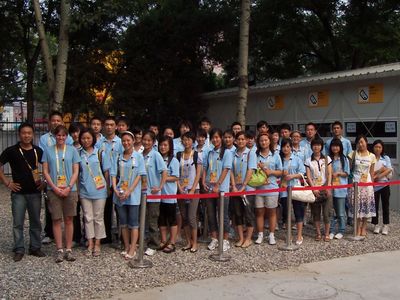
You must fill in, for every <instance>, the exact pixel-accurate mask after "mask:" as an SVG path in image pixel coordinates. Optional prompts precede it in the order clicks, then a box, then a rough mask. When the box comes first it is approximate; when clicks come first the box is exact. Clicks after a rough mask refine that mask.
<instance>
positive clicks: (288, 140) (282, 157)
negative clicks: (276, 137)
mask: <svg viewBox="0 0 400 300" xmlns="http://www.w3.org/2000/svg"><path fill="white" fill-rule="evenodd" d="M288 144H289V146H290V149H292V146H293V144H292V140H291V139H287V138H283V139H282V141H281V150H280V151H279V155H280V157H281V160H282V162H283V160H284V158H285V154H283V152H282V149H283V147H285V146H286V145H288Z"/></svg>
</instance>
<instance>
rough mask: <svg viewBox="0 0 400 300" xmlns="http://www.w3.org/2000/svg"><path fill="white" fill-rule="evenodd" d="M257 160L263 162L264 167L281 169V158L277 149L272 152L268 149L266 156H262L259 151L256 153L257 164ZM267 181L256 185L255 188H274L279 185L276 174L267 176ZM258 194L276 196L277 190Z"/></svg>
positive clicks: (275, 169)
mask: <svg viewBox="0 0 400 300" xmlns="http://www.w3.org/2000/svg"><path fill="white" fill-rule="evenodd" d="M259 162H261V163H263V164H264V167H266V168H268V169H270V170H274V171H277V170H280V171H282V160H281V157H280V156H279V154H278V151H274V153H273V154H272V152H271V151H269V153H268V155H267V156H263V155H262V154H261V153H259V154H258V155H257V164H258V163H259ZM268 181H269V184H266V185H262V186H259V187H257V190H267V189H276V188H278V187H279V186H278V182H277V178H276V176H274V175H270V176H268ZM259 195H260V196H278V195H279V192H273V193H265V194H259Z"/></svg>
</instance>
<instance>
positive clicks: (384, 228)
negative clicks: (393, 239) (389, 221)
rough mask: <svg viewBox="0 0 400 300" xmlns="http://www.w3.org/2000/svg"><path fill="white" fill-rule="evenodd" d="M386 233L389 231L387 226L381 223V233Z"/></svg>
mask: <svg viewBox="0 0 400 300" xmlns="http://www.w3.org/2000/svg"><path fill="white" fill-rule="evenodd" d="M388 233H389V226H387V225H383V228H382V234H383V235H388Z"/></svg>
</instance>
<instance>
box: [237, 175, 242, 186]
mask: <svg viewBox="0 0 400 300" xmlns="http://www.w3.org/2000/svg"><path fill="white" fill-rule="evenodd" d="M242 182H243V180H242V174H241V173H239V174H237V175H236V184H242Z"/></svg>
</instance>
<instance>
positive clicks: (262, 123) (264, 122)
mask: <svg viewBox="0 0 400 300" xmlns="http://www.w3.org/2000/svg"><path fill="white" fill-rule="evenodd" d="M264 125H265V126H267V128H269V127H268V123H267V121H264V120H261V121H258V122H257V125H256V127H257V129H258V128H260V127H262V126H264Z"/></svg>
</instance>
